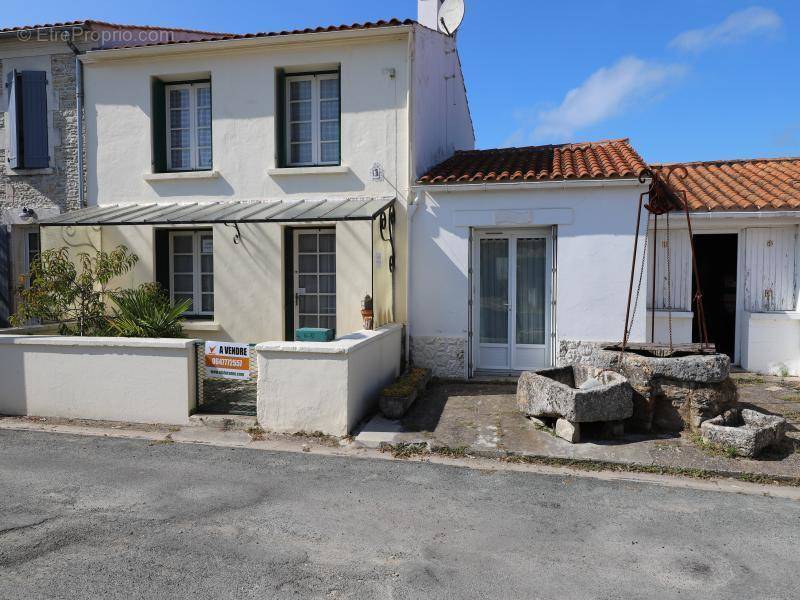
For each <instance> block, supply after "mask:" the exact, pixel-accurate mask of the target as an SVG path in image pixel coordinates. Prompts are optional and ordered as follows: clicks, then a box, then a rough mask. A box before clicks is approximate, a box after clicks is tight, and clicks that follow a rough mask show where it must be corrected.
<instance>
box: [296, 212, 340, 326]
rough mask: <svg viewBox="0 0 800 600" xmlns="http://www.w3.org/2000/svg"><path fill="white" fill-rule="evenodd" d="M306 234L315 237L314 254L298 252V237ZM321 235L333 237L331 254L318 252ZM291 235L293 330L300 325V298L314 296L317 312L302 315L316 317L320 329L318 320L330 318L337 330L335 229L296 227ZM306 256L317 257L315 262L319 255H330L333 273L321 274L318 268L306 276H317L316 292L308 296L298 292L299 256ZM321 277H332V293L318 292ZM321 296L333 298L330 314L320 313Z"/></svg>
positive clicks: (299, 275)
mask: <svg viewBox="0 0 800 600" xmlns="http://www.w3.org/2000/svg"><path fill="white" fill-rule="evenodd" d="M308 234H313V235H316V236H317V250H316V251H315V252H301V251H300V236H301V235H308ZM323 234H324V235H333V239H334V246H333V252H322V251H320V249H319V236H320V235H323ZM292 235H293V247H294V252H293V253H294V257H293V264H294V328H295V329H298V328H300V327H301V325H300V296H304V295H308V296H316V297H317V311H316V313H304V314H307V315H309V316H311V315H314V316H316V317H317V323H318V324H317V326H318V327H321V325H320V324H319V319H320V318H321V317H332V318H333V320H334V324H335V327H333V329H334V330H337V328H338V318H337V312H336V299H337V297H338V291H337V290H338V280H337V269H336V267H338V264H337V263H336V255H337V253H336V228H335V227H321V228H309V227H298V228H296V229H295V230H294V231H293V234H292ZM306 254H310V255H314V256H317V260H319V256H321V255H332V256H333V257H334V272H333V273H330V272H325V273H321V272H320V271H319V268H317V272H316V273H308V275H316V276H317V291H316V292H310V293H308V294H306V293H305V292H303V293H301V292H300V290H301V288H300V277H301V274H300V256H302V255H306ZM318 267H319V265H318ZM321 275H326V276H331V275H332V276H333V278H334V282H335V283H334V285H335V286H336V287H335V288H334V291H333V292H320V290H319V288H320V286H319V277H320V276H321ZM322 296H328V297H333V306H334V309H333V312H332V313H323V312H321V308H320V298H321V297H322Z"/></svg>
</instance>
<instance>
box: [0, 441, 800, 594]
mask: <svg viewBox="0 0 800 600" xmlns="http://www.w3.org/2000/svg"><path fill="white" fill-rule="evenodd" d="M798 590H800V503H798V502H797V501H793V500H785V499H774V498H767V497H760V496H750V495H740V494H732V493H720V492H705V491H697V490H687V489H679V488H668V487H663V486H658V485H650V484H639V483H630V482H613V481H612V482H607V481H600V480H597V479H590V478H580V477H563V476H551V475H538V474H533V473H519V472H509V471H501V472H495V471H486V470H483V471H482V470H477V469H467V468H460V467H451V466H442V465H433V464H428V463H420V462H396V461H382V460H359V459H354V458H335V457H323V456H315V455H313V454H288V453H287V454H280V453H272V452H265V451H259V450H246V449H226V448H215V447H207V446H194V445H184V444H158V445H151V444H149V443H148V442H145V441H129V440H121V439H104V438H88V437H73V436H68V435H63V434H44V433H30V432H11V431H0V598H3V599H7V600H11V599H15V598H24V599H25V600H33V599H36V598H69V599H74V598H193V599H198V598H308V597H319V598H492V599H499V598H559V599H571V598H592V599H596V598H614V599H622V598H637V599H640V598H703V599H704V600H710V599H713V598H748V599H749V598H770V599H775V598H792V599H796V598H797V597H798Z"/></svg>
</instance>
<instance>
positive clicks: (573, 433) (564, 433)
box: [555, 419, 581, 444]
mask: <svg viewBox="0 0 800 600" xmlns="http://www.w3.org/2000/svg"><path fill="white" fill-rule="evenodd" d="M555 433H556V435H557V436H558V437H560V438H561V439H564V440H567V441H568V442H569V443H571V444H577V443H578V442H580V441H581V426H580V424H579V423H572V422H570V421H567V420H566V419H558V420H557V421H556V431H555Z"/></svg>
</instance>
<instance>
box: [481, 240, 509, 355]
mask: <svg viewBox="0 0 800 600" xmlns="http://www.w3.org/2000/svg"><path fill="white" fill-rule="evenodd" d="M480 302H481V343H489V344H507V343H508V240H506V239H484V240H481V300H480Z"/></svg>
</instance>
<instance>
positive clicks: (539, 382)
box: [517, 365, 633, 442]
mask: <svg viewBox="0 0 800 600" xmlns="http://www.w3.org/2000/svg"><path fill="white" fill-rule="evenodd" d="M632 394H633V391H632V389H631V387H630V385H629V384H628V381H627V379H626V378H625V377H623V376H622V375H620V374H619V373H615V372H614V371H611V370H609V369H603V368H597V367H592V366H587V365H569V366H566V367H560V368H555V369H544V370H541V371H536V372H525V373H523V374H522V375H521V376H520V378H519V382H518V383H517V405H518V407H519V409H520V410H521V411H522V412H524V413H525V414H526V415H527V416H529V417H533V418H535V419H539V420H541V419H556V422H555V433H556V435H558V436H559V437H562V438H564V439H566V440H567V441H570V442H578V441H580V437H581V424H582V423H606V424H608V425H609V426H608V428H607V429H608V430H609V431H610V432H611V433H613V434H617V435H621V434H622V433H623V427H622V421H623V420H625V419H628V418H630V417H631V415H632V414H633V399H632Z"/></svg>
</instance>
